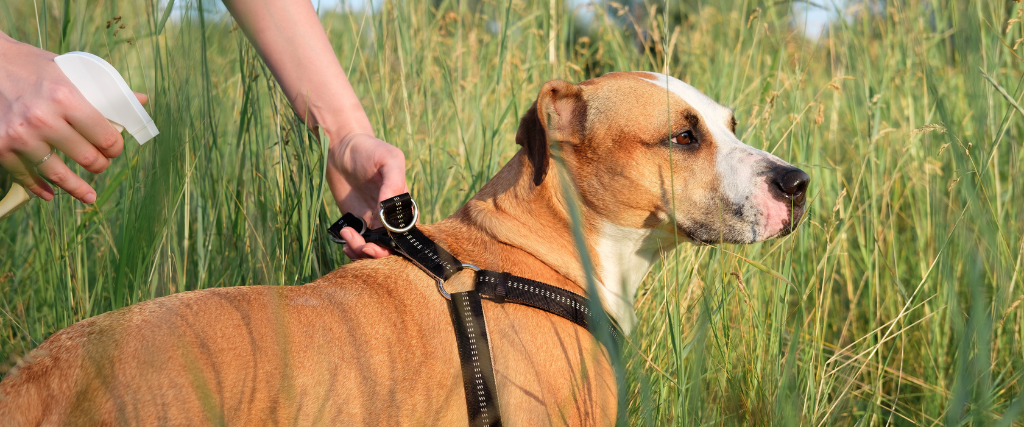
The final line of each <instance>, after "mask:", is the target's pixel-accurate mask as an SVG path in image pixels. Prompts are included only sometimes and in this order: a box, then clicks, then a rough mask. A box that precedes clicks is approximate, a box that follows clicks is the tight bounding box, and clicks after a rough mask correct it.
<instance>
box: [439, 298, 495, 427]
mask: <svg viewBox="0 0 1024 427" xmlns="http://www.w3.org/2000/svg"><path fill="white" fill-rule="evenodd" d="M448 312H449V313H450V314H451V316H452V325H453V326H454V327H455V341H456V342H457V343H458V346H459V360H460V361H461V362H462V363H461V364H462V386H463V390H465V391H466V409H467V410H468V411H469V425H470V427H491V426H495V427H496V426H500V425H501V412H500V411H499V410H498V399H497V388H495V385H494V366H493V364H492V363H491V348H490V342H489V341H488V339H487V325H486V323H485V322H484V311H483V306H482V305H481V304H480V293H479V292H477V291H466V292H456V293H453V294H452V299H451V301H448Z"/></svg>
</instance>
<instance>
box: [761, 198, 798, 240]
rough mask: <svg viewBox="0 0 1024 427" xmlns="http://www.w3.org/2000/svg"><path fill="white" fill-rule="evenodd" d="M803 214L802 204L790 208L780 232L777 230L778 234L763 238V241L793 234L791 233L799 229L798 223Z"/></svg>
mask: <svg viewBox="0 0 1024 427" xmlns="http://www.w3.org/2000/svg"><path fill="white" fill-rule="evenodd" d="M804 213H805V209H804V206H803V205H802V204H801V205H799V206H793V207H791V208H790V210H789V219H788V220H787V221H786V222H785V223H783V225H782V230H779V232H778V233H775V235H773V236H769V237H767V238H765V240H769V239H777V238H780V237H786V236H788V235H790V234H793V232H794V231H796V229H797V228H799V227H800V223H801V222H802V220H803V219H804Z"/></svg>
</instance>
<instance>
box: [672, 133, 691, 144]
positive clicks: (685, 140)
mask: <svg viewBox="0 0 1024 427" xmlns="http://www.w3.org/2000/svg"><path fill="white" fill-rule="evenodd" d="M672 142H673V143H675V144H679V145H684V146H685V145H690V144H696V143H697V137H696V136H693V131H684V132H683V133H681V134H679V135H676V136H675V137H674V138H672Z"/></svg>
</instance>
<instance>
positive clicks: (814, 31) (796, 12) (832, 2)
mask: <svg viewBox="0 0 1024 427" xmlns="http://www.w3.org/2000/svg"><path fill="white" fill-rule="evenodd" d="M311 1H312V2H313V6H314V7H317V9H318V10H320V11H327V10H331V9H336V8H341V7H343V6H344V7H348V8H350V9H351V10H356V11H359V10H363V9H364V8H365V7H366V6H367V5H372V6H373V7H374V9H377V8H379V7H380V5H381V4H383V3H384V0H311ZM565 1H566V2H567V3H568V4H569V5H570V6H571V7H573V8H574V9H576V10H577V11H580V12H582V13H586V12H585V9H586V8H582V7H579V6H582V5H585V4H587V3H590V2H591V0H565ZM187 3H190V2H188V1H187V0H176V1H175V9H176V10H175V11H174V13H172V17H174V18H178V17H179V16H180V11H181V10H182V9H183V8H184V7H186V4H187ZM846 3H847V0H804V1H799V2H797V1H794V3H793V18H794V22H793V24H794V25H796V26H797V28H802V29H803V31H804V34H805V35H806V36H807V38H809V39H811V40H817V39H818V37H820V36H821V34H822V33H823V32H824V31H825V28H827V26H828V24H829V22H831V21H832V20H834V19H836V17H837V16H839V13H838V11H841V10H843V8H844V7H845V5H846ZM165 4H166V3H165ZM217 7H218V8H221V7H223V6H222V5H221V3H220V2H219V1H218V2H217Z"/></svg>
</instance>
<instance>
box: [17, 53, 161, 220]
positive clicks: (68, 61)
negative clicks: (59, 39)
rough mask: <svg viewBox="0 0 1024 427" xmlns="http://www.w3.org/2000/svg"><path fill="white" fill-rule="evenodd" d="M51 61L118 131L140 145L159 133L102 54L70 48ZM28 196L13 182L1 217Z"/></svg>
mask: <svg viewBox="0 0 1024 427" xmlns="http://www.w3.org/2000/svg"><path fill="white" fill-rule="evenodd" d="M53 62H56V63H57V66H58V67H60V70H61V71H63V72H64V75H66V76H67V77H68V79H69V80H71V83H74V85H75V87H77V88H78V91H79V92H81V93H82V95H83V96H85V99H86V100H88V101H89V103H90V104H92V105H93V107H96V109H97V110H99V111H100V113H103V116H104V117H106V118H107V120H108V121H109V122H110V124H111V125H113V126H114V129H117V131H118V132H121V131H123V130H125V129H127V130H128V133H130V134H131V135H132V136H133V137H135V140H136V141H138V142H139V145H142V144H145V143H146V141H149V140H150V139H153V137H154V136H157V134H159V133H160V131H159V130H157V128H156V125H155V124H153V119H152V118H150V117H149V114H147V113H146V110H144V109H143V108H142V104H141V103H139V100H138V99H137V98H135V94H134V93H133V92H132V90H131V89H130V88H129V87H128V83H126V82H125V81H124V78H123V77H121V74H119V73H118V72H117V70H116V69H114V67H113V66H111V65H110V64H109V63H107V61H104V60H103V58H100V57H98V56H96V55H93V54H91V53H87V52H70V53H65V54H63V55H60V56H58V57H56V58H54V59H53ZM29 199H30V195H29V193H28V191H26V190H25V189H24V188H23V187H22V186H21V185H20V184H18V183H15V184H14V185H13V186H11V190H10V191H8V192H7V195H6V196H4V198H3V199H2V200H0V219H3V218H5V217H7V216H8V215H10V214H11V212H14V211H15V210H16V209H18V208H20V207H22V206H24V205H25V204H26V203H28V201H29Z"/></svg>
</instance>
